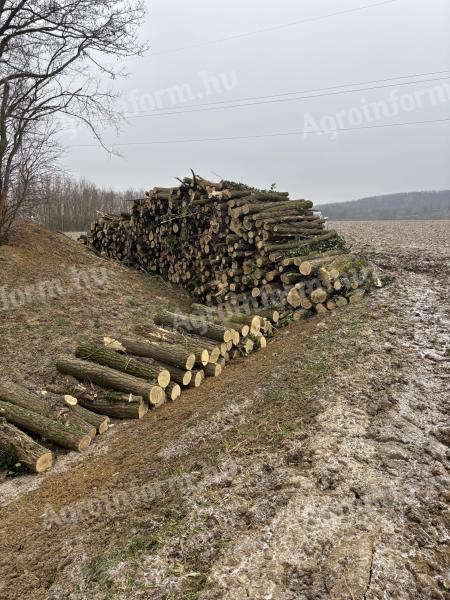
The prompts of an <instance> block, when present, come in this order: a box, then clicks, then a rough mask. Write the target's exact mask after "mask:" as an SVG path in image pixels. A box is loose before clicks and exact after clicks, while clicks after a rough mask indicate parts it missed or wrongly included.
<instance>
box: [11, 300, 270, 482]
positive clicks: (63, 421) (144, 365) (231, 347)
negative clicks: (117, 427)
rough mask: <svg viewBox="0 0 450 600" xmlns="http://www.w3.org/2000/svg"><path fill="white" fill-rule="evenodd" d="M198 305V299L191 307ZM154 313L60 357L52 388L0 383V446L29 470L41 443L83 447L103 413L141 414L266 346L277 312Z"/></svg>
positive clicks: (49, 458)
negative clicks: (126, 331) (128, 331)
mask: <svg viewBox="0 0 450 600" xmlns="http://www.w3.org/2000/svg"><path fill="white" fill-rule="evenodd" d="M199 306H200V305H197V308H198V307H199ZM201 309H202V310H203V311H204V312H205V313H206V312H208V313H209V314H208V318H206V316H203V317H200V316H197V315H191V314H187V315H183V314H177V313H171V312H168V311H161V312H160V313H159V314H158V315H156V317H155V318H154V323H149V324H145V325H140V326H139V327H137V328H136V331H135V334H134V335H133V336H132V337H122V336H116V337H112V336H105V337H104V338H102V339H101V340H100V341H99V340H96V341H93V342H92V343H85V344H80V345H79V346H78V347H77V348H76V349H75V353H74V354H75V355H74V356H63V357H60V358H59V359H58V360H57V362H56V367H57V369H58V371H59V372H60V373H61V374H62V375H64V376H65V377H64V382H63V383H62V384H59V387H54V386H49V387H48V389H46V390H41V391H36V390H30V389H28V388H27V387H26V386H25V385H19V384H15V383H13V382H11V381H2V382H0V451H2V453H6V454H7V455H8V456H10V457H11V458H13V459H14V460H16V461H19V462H20V463H21V464H22V465H24V466H25V467H27V468H28V469H30V470H31V471H34V472H36V473H42V472H44V471H46V470H47V469H49V468H51V466H52V464H53V461H54V455H53V452H52V451H51V450H50V449H48V448H47V447H46V446H45V444H46V443H48V442H50V443H51V444H54V445H57V446H61V447H63V448H66V449H69V450H76V451H79V452H81V451H83V450H85V449H86V448H87V447H88V446H89V445H90V444H91V442H92V440H93V439H94V437H95V436H96V435H97V434H103V433H105V432H106V431H107V430H108V428H109V426H110V419H111V418H112V419H142V418H143V417H144V416H145V415H146V414H147V412H148V411H149V410H150V409H155V408H157V407H158V406H160V405H161V404H163V403H164V402H166V401H175V400H177V399H178V398H179V397H180V395H181V393H182V390H183V389H187V388H197V387H198V386H200V385H201V384H202V383H203V382H204V381H205V379H207V378H214V377H218V376H219V375H220V374H221V373H222V371H223V369H224V367H225V366H226V365H227V363H229V362H230V361H231V360H232V359H233V358H237V357H239V356H247V355H248V354H250V353H251V352H254V351H256V350H258V349H259V348H264V347H265V346H266V336H268V335H272V333H273V324H272V322H271V321H270V320H269V317H270V316H272V317H273V322H275V321H276V319H277V318H278V313H277V312H276V311H272V313H273V314H272V315H271V314H270V311H268V312H267V316H262V315H261V316H259V315H249V316H242V315H241V316H238V315H236V320H233V318H222V317H221V316H220V315H219V313H218V312H216V313H214V314H213V313H212V312H211V310H210V309H208V308H207V307H206V306H201Z"/></svg>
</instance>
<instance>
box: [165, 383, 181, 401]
mask: <svg viewBox="0 0 450 600" xmlns="http://www.w3.org/2000/svg"><path fill="white" fill-rule="evenodd" d="M166 394H167V397H168V398H169V400H171V401H172V402H173V401H174V400H177V398H179V397H180V396H181V388H180V386H179V385H178V383H173V382H172V383H169V385H168V386H167V388H166Z"/></svg>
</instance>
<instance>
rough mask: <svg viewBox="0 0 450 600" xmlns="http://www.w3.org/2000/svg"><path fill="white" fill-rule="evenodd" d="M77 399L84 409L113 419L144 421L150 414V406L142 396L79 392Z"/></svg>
mask: <svg viewBox="0 0 450 600" xmlns="http://www.w3.org/2000/svg"><path fill="white" fill-rule="evenodd" d="M77 398H78V402H79V404H80V405H81V406H82V407H84V408H86V409H88V410H89V411H91V412H94V413H98V414H101V415H107V416H108V417H112V418H113V419H142V417H144V416H145V415H146V414H147V412H148V404H147V402H145V400H144V399H143V397H142V396H133V395H131V397H130V396H127V395H123V394H115V393H113V392H111V393H108V392H104V393H100V394H95V395H92V394H89V393H87V392H79V393H78V394H77Z"/></svg>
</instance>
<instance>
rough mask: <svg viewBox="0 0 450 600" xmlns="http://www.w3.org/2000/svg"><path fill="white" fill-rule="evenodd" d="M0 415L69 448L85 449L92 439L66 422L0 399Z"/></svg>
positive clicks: (18, 425)
mask: <svg viewBox="0 0 450 600" xmlns="http://www.w3.org/2000/svg"><path fill="white" fill-rule="evenodd" d="M0 417H4V418H5V419H6V420H7V421H9V422H10V423H13V424H14V425H17V427H20V428H22V429H26V430H28V431H32V432H33V433H37V434H38V435H39V436H40V437H42V438H46V439H48V440H51V441H52V442H55V443H56V444H58V445H59V446H62V447H63V448H68V449H69V450H78V451H79V452H81V451H82V450H85V449H86V448H87V447H88V446H89V444H90V443H91V441H92V438H91V436H90V435H86V434H82V433H80V431H79V429H76V428H73V427H71V426H70V425H69V424H67V423H65V424H64V423H61V422H60V421H55V420H53V419H49V418H48V417H45V416H44V415H42V414H39V413H36V412H33V411H31V410H28V409H26V408H23V407H22V406H19V405H15V404H10V403H9V402H3V401H1V400H0Z"/></svg>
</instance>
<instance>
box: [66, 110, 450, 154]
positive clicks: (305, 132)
mask: <svg viewBox="0 0 450 600" xmlns="http://www.w3.org/2000/svg"><path fill="white" fill-rule="evenodd" d="M447 121H450V117H448V118H445V119H431V120H428V121H407V122H403V123H385V124H380V125H363V126H359V127H340V128H338V129H316V130H312V129H311V130H308V129H300V130H294V131H285V132H277V133H261V134H255V135H244V136H230V137H216V138H196V139H190V140H183V139H181V140H180V139H178V140H156V141H151V142H123V143H119V144H111V148H116V147H123V146H153V145H160V144H191V143H197V142H224V141H234V140H252V139H260V138H273V137H287V136H294V135H310V134H313V133H316V134H317V133H341V132H347V131H358V130H361V129H384V128H388V127H404V126H408V125H424V124H428V123H444V122H447ZM69 148H103V146H101V145H100V144H76V145H73V146H69Z"/></svg>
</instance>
